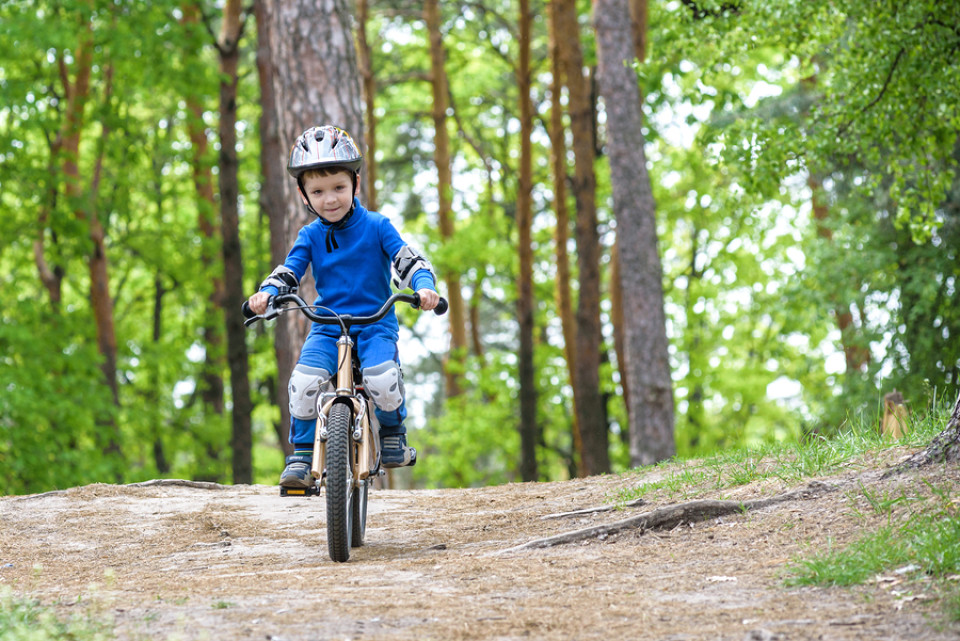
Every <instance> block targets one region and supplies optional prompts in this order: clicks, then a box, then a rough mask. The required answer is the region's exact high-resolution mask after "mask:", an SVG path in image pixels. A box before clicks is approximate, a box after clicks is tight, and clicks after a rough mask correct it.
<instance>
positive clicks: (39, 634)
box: [0, 586, 116, 641]
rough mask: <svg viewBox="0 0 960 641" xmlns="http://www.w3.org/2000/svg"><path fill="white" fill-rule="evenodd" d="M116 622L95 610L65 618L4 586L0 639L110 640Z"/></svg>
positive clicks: (0, 603) (0, 597)
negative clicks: (97, 613)
mask: <svg viewBox="0 0 960 641" xmlns="http://www.w3.org/2000/svg"><path fill="white" fill-rule="evenodd" d="M115 638H116V637H115V636H114V633H113V625H112V623H111V622H108V621H106V620H100V619H97V618H96V617H95V615H93V614H91V613H89V612H88V613H86V614H85V615H84V616H73V617H70V618H69V619H62V618H60V617H58V616H57V614H56V613H55V612H54V611H53V609H52V608H47V607H44V606H42V605H40V603H39V602H37V601H33V600H28V599H25V598H22V597H18V596H16V595H15V594H14V593H13V590H12V589H11V588H9V587H6V586H3V587H0V639H3V641H107V640H109V639H115Z"/></svg>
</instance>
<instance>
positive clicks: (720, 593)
mask: <svg viewBox="0 0 960 641" xmlns="http://www.w3.org/2000/svg"><path fill="white" fill-rule="evenodd" d="M927 474H931V475H934V476H936V478H937V479H938V480H939V481H941V482H943V480H944V475H945V474H946V477H947V478H946V481H947V482H950V483H952V484H953V485H954V486H956V484H957V483H958V481H960V474H958V473H957V471H956V470H953V471H951V472H949V473H945V472H944V471H943V470H939V471H937V472H929V473H927ZM855 478H859V479H860V480H861V481H862V482H865V483H871V484H876V485H877V487H880V484H881V483H883V484H886V485H884V486H883V487H880V489H879V490H878V491H888V490H889V491H894V490H896V484H897V483H901V484H903V483H907V484H911V486H912V487H918V486H919V485H920V484H919V483H918V481H917V479H916V477H906V478H902V479H900V480H897V479H895V480H892V481H884V482H881V481H879V474H878V473H871V472H862V471H858V472H851V473H850V474H847V475H839V476H836V477H833V478H826V479H820V480H822V481H825V482H827V483H832V484H836V485H838V486H840V487H841V490H840V491H836V492H832V493H829V494H826V495H824V496H821V497H819V498H817V499H812V500H800V501H791V502H788V503H784V504H780V505H778V506H773V507H770V508H765V509H761V510H758V511H756V512H751V513H749V514H745V515H744V514H738V515H734V516H730V517H723V518H720V519H713V520H710V521H705V522H701V523H695V524H692V525H690V524H687V525H683V526H680V527H677V528H676V529H674V530H672V531H666V532H663V531H661V532H646V533H641V532H637V531H629V532H624V533H620V534H617V535H614V536H610V537H607V538H605V539H603V540H591V541H587V542H583V543H578V544H571V545H563V546H557V547H551V548H547V549H538V550H523V551H515V552H509V553H504V552H503V551H504V550H506V549H507V548H510V547H514V546H517V545H519V544H522V543H524V542H526V541H530V540H532V539H536V538H540V537H545V536H550V535H553V534H557V533H559V532H563V531H567V530H573V529H577V528H580V527H586V526H588V525H593V524H599V523H606V522H612V521H615V520H618V519H621V518H624V517H625V516H629V515H630V514H634V513H639V512H641V511H646V510H650V509H653V508H655V507H657V503H658V501H656V500H654V501H651V504H650V505H644V506H640V507H636V508H631V509H630V510H629V511H627V512H613V513H600V514H595V515H589V516H581V517H574V518H563V519H549V520H544V519H542V518H541V517H542V516H544V515H547V514H552V513H557V512H565V511H571V510H575V509H578V508H585V507H590V506H596V505H601V504H603V503H604V501H605V499H607V498H608V497H610V496H614V495H615V494H616V492H617V491H618V490H619V489H620V488H623V487H633V486H636V485H637V484H639V483H640V482H642V481H643V480H644V479H643V478H641V477H637V476H628V475H624V476H606V477H597V478H590V479H585V480H576V481H569V482H562V483H543V484H514V485H507V486H501V487H491V488H483V489H471V490H436V491H431V490H419V491H398V490H376V491H372V492H371V495H370V496H371V500H370V515H369V519H368V529H367V543H368V545H366V546H365V547H363V548H360V549H357V550H354V552H353V555H352V557H351V560H350V562H349V563H347V564H335V563H333V562H331V561H330V560H329V558H328V557H327V553H326V542H325V529H324V516H323V506H324V504H323V500H322V498H310V499H303V498H281V497H279V496H278V495H277V491H276V488H274V487H265V486H237V487H230V488H224V489H198V488H191V487H179V486H155V487H133V486H110V485H93V486H87V487H81V488H75V489H71V490H67V491H65V492H62V493H57V494H47V495H37V496H32V497H6V498H0V585H10V586H13V588H14V590H15V592H16V593H17V594H20V595H23V596H27V595H29V596H31V597H34V598H37V599H39V600H40V601H41V602H42V603H43V604H45V605H48V606H56V607H57V608H58V609H59V610H61V611H62V614H64V616H69V615H70V614H71V613H76V612H78V611H80V610H82V609H86V610H90V611H93V612H94V613H95V614H97V615H98V616H103V617H107V618H112V619H113V621H114V622H115V625H116V629H117V633H118V636H119V637H120V638H122V639H132V640H145V639H149V640H151V641H152V640H166V639H184V640H192V639H198V640H199V639H211V640H221V639H222V640H236V639H272V640H274V641H314V640H320V639H390V640H393V641H395V640H398V639H411V640H412V639H417V640H420V639H443V640H451V639H504V640H506V639H577V640H580V639H603V640H604V641H609V640H612V639H628V638H629V639H658V640H661V639H678V640H679V639H732V640H737V641H740V640H743V639H784V640H787V639H789V640H791V641H793V640H802V639H811V640H812V639H828V640H829V639H837V640H839V639H871V640H874V639H910V640H911V641H927V640H931V641H933V640H940V639H944V640H946V639H951V640H955V639H957V638H958V635H960V628H958V627H957V626H956V625H954V626H952V627H951V626H947V625H945V624H944V623H943V622H942V619H941V615H940V612H939V610H938V609H936V608H935V607H933V606H931V604H929V603H927V602H926V601H925V600H924V599H922V598H904V595H903V594H901V593H900V592H899V591H898V590H897V589H896V588H895V586H896V585H897V581H896V579H891V580H890V581H883V582H876V583H872V584H870V585H867V586H863V587H858V588H852V589H848V588H792V589H787V588H784V587H783V585H782V576H783V573H784V568H785V566H786V565H787V563H788V561H789V560H790V559H791V558H794V557H797V556H798V555H801V554H803V553H805V552H808V551H809V550H810V547H811V546H817V547H823V546H824V545H825V544H826V542H827V541H828V540H832V541H833V543H834V545H842V544H843V543H845V542H847V541H849V540H851V539H852V538H853V537H855V536H856V534H857V532H859V531H860V529H861V528H863V527H865V526H867V527H869V525H870V524H869V523H864V521H863V517H862V513H861V516H859V517H858V516H857V515H856V514H855V513H854V512H855V510H854V507H855V504H856V501H857V498H856V493H855V492H851V491H845V490H844V489H843V488H844V487H847V488H849V487H856V486H855V485H853V483H854V479H855ZM789 489H793V488H789V487H785V486H782V485H779V484H778V483H775V482H769V481H768V482H762V483H756V484H754V485H750V486H744V487H741V488H737V489H735V490H732V491H727V492H726V493H725V494H724V495H723V497H722V498H726V499H733V500H748V499H753V498H758V497H762V496H770V495H774V494H777V493H779V492H782V491H785V490H789ZM697 498H719V495H718V494H710V493H704V494H703V495H700V496H698V497H697Z"/></svg>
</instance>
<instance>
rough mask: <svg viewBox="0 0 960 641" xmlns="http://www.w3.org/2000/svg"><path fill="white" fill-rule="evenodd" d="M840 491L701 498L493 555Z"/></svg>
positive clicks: (819, 487)
mask: <svg viewBox="0 0 960 641" xmlns="http://www.w3.org/2000/svg"><path fill="white" fill-rule="evenodd" d="M836 489H837V488H836V486H833V485H827V484H826V483H822V482H820V481H811V482H810V483H809V484H808V485H807V486H806V487H805V488H803V489H800V490H793V491H792V492H786V493H784V494H778V495H777V496H773V497H770V498H766V499H755V500H753V501H716V500H709V499H701V500H697V501H690V502H687V503H681V504H679V505H668V506H666V507H662V508H657V509H656V510H653V511H652V512H644V513H643V514H639V515H637V516H633V517H630V518H628V519H623V520H622V521H616V522H614V523H610V524H608V525H597V526H593V527H588V528H584V529H581V530H574V531H572V532H564V533H562V534H557V535H554V536H548V537H546V538H543V539H535V540H533V541H528V542H527V543H523V544H522V545H517V546H514V547H512V548H507V549H505V550H500V551H498V552H494V553H493V554H494V555H500V554H508V553H510V552H519V551H520V550H533V549H538V548H548V547H553V546H556V545H564V544H566V543H576V542H578V541H583V540H586V539H595V538H605V537H607V536H610V535H612V534H617V533H619V532H623V531H625V530H640V531H641V533H642V532H645V531H647V530H669V529H672V528H674V527H676V526H678V525H682V524H683V523H693V522H695V521H706V520H708V519H715V518H718V517H721V516H727V515H730V514H741V513H745V512H748V511H750V510H758V509H760V508H765V507H769V506H771V505H776V504H778V503H785V502H787V501H797V500H805V499H813V498H818V497H819V496H820V495H822V494H826V493H827V492H832V491H834V490H836Z"/></svg>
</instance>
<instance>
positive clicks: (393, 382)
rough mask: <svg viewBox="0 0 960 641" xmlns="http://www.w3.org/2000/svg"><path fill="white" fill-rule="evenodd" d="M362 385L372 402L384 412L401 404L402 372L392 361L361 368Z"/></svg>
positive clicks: (390, 410)
mask: <svg viewBox="0 0 960 641" xmlns="http://www.w3.org/2000/svg"><path fill="white" fill-rule="evenodd" d="M363 386H364V387H365V388H366V389H367V394H369V395H370V400H372V401H373V404H374V405H376V406H377V408H378V409H381V410H383V411H384V412H392V411H393V410H395V409H397V408H398V407H400V406H401V405H403V394H404V393H403V373H402V372H401V371H400V366H399V365H397V364H396V363H394V362H393V361H387V362H386V363H380V364H379V365H374V366H373V367H365V368H363Z"/></svg>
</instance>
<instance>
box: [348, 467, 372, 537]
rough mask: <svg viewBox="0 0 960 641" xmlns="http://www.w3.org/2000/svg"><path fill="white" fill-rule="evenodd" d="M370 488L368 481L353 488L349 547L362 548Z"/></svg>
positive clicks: (361, 482)
mask: <svg viewBox="0 0 960 641" xmlns="http://www.w3.org/2000/svg"><path fill="white" fill-rule="evenodd" d="M369 488H370V479H366V480H364V481H360V485H358V486H357V487H355V488H353V509H352V510H351V515H352V521H353V524H352V525H351V536H350V547H355V548H358V547H362V546H363V537H364V534H365V533H366V531H367V490H368V489H369Z"/></svg>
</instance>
